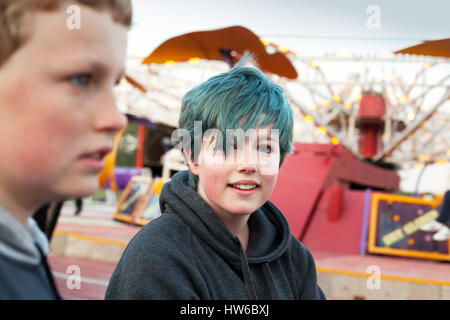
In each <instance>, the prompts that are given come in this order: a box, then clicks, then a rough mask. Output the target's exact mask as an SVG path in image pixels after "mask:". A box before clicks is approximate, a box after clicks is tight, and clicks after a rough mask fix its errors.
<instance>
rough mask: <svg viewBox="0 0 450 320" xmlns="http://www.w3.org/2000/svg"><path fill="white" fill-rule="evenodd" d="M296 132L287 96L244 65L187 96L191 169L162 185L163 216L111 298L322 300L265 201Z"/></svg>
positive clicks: (309, 264)
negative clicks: (294, 131)
mask: <svg viewBox="0 0 450 320" xmlns="http://www.w3.org/2000/svg"><path fill="white" fill-rule="evenodd" d="M293 123H294V120H293V112H292V109H291V106H290V105H289V103H288V100H287V99H286V97H285V95H284V93H283V90H282V88H281V87H279V86H278V85H276V84H274V83H272V82H271V81H269V79H268V78H267V77H266V76H265V75H264V74H263V73H261V72H260V71H259V70H257V69H255V68H250V67H243V66H242V63H240V64H238V65H237V66H236V67H234V68H233V69H231V70H230V71H229V72H225V73H222V74H219V75H217V76H215V77H212V78H210V79H209V80H207V81H206V82H204V83H202V84H200V85H199V86H197V87H195V88H193V89H192V90H190V91H189V92H188V93H187V94H186V95H185V96H184V98H183V102H182V108H181V114H180V119H179V129H178V132H177V133H176V138H177V139H178V140H179V147H180V148H181V150H182V152H183V154H184V156H185V159H186V160H187V163H188V165H189V170H186V171H181V172H178V173H176V174H175V175H174V176H173V177H172V180H171V181H170V182H168V183H166V184H165V185H164V187H163V189H162V192H161V197H160V207H161V212H163V214H162V216H161V217H159V218H158V219H155V220H153V221H152V222H151V223H149V224H147V225H146V226H145V227H144V228H143V229H142V230H141V231H140V232H139V233H138V234H137V235H136V236H135V237H134V238H133V239H132V240H131V241H130V243H129V245H128V246H127V248H126V250H125V252H124V254H123V256H122V258H121V260H120V261H119V263H118V265H117V267H116V269H115V271H114V273H113V275H112V277H111V280H110V283H109V285H108V288H107V291H106V299H188V300H190V299H202V300H203V299H206V300H211V299H212V300H217V299H219V300H222V299H325V296H324V294H323V292H322V290H321V289H320V287H319V285H318V284H317V276H316V268H315V263H314V259H313V257H312V255H311V253H310V252H309V250H308V249H307V248H306V247H305V246H304V245H303V244H302V243H301V242H300V241H299V240H298V239H296V238H295V237H294V236H292V234H291V232H290V229H289V224H288V222H287V220H286V218H285V217H284V216H283V214H282V212H281V211H280V210H279V209H278V208H277V207H276V206H275V205H274V204H273V203H271V202H270V201H269V200H268V199H269V197H270V195H271V193H272V191H273V190H274V188H275V184H276V181H277V176H278V171H279V168H280V167H281V165H282V163H283V161H284V159H285V158H286V156H287V155H288V154H289V153H291V152H292V139H293V125H294V124H293Z"/></svg>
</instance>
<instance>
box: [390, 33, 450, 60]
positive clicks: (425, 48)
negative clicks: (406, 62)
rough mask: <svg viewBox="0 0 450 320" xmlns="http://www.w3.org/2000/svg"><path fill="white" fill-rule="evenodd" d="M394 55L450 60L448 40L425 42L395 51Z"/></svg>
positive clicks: (449, 40) (449, 43) (449, 39)
mask: <svg viewBox="0 0 450 320" xmlns="http://www.w3.org/2000/svg"><path fill="white" fill-rule="evenodd" d="M395 53H409V54H417V55H424V56H436V57H445V58H450V38H447V39H441V40H434V41H425V42H423V43H421V44H418V45H416V46H413V47H409V48H405V49H402V50H399V51H396V52H395Z"/></svg>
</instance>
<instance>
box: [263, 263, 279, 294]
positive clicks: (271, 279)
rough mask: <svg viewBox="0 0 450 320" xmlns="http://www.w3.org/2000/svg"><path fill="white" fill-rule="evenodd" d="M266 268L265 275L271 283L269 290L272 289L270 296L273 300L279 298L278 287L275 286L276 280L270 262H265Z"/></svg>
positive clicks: (264, 266) (264, 267)
mask: <svg viewBox="0 0 450 320" xmlns="http://www.w3.org/2000/svg"><path fill="white" fill-rule="evenodd" d="M263 269H264V276H265V278H266V280H267V282H268V284H269V290H270V297H271V298H272V300H277V299H279V296H278V291H277V287H276V286H275V281H274V280H273V275H272V271H270V267H269V263H267V262H266V263H264V265H263Z"/></svg>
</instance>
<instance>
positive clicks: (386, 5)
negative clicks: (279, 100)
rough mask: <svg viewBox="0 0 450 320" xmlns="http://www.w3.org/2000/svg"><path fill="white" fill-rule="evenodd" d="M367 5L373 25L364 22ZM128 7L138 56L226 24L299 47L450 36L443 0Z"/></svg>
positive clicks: (176, 2) (351, 48) (377, 46)
mask: <svg viewBox="0 0 450 320" xmlns="http://www.w3.org/2000/svg"><path fill="white" fill-rule="evenodd" d="M371 6H376V8H379V11H378V12H379V17H380V19H379V22H380V23H379V27H380V28H379V29H377V28H373V27H372V28H369V27H368V26H367V22H368V20H369V19H370V21H369V24H370V22H373V21H374V20H373V19H374V18H375V16H374V14H375V13H374V11H370V12H369V13H367V10H368V8H369V7H371ZM133 7H134V25H133V28H132V30H131V33H130V44H129V53H130V55H138V56H144V55H148V54H150V52H151V51H152V50H153V49H154V48H155V47H157V46H158V45H159V44H161V43H162V42H163V41H165V40H167V39H168V38H171V37H173V36H177V35H180V34H183V33H187V32H192V31H200V30H210V29H217V28H222V27H227V26H232V25H242V26H244V27H247V28H249V29H250V30H252V31H253V32H254V33H255V34H257V35H258V36H260V37H262V38H264V39H267V40H270V41H273V42H276V43H278V44H280V45H282V46H284V47H288V48H289V49H291V50H295V51H299V52H305V53H308V52H325V51H327V52H379V53H386V52H392V51H395V50H399V49H402V48H404V47H408V46H411V45H415V44H417V43H420V42H421V41H422V40H435V39H440V38H447V37H449V36H450V19H449V16H448V14H449V12H450V1H447V0H426V1H423V0H422V1H417V0H416V1H405V0H382V1H380V0H378V1H374V0H341V1H336V0H314V1H310V0H308V1H305V0H227V1H217V0H189V1H186V0H164V1H160V0H133ZM372 26H373V25H372Z"/></svg>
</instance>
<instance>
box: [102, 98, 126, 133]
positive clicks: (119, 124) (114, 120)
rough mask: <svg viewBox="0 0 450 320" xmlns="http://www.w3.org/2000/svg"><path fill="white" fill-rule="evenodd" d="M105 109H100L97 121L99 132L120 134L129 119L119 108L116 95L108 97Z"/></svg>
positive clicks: (104, 104) (105, 101) (105, 100)
mask: <svg viewBox="0 0 450 320" xmlns="http://www.w3.org/2000/svg"><path fill="white" fill-rule="evenodd" d="M102 103H103V107H99V108H98V109H99V114H98V115H97V118H96V121H95V129H96V130H97V131H107V132H110V133H115V132H119V131H120V130H121V129H122V128H123V127H125V126H126V125H127V123H128V120H127V117H126V116H125V115H124V114H123V113H121V112H120V111H119V109H118V107H117V103H116V99H115V96H114V94H112V93H111V94H110V95H108V97H107V98H105V99H104V100H103V101H102Z"/></svg>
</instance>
